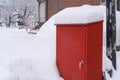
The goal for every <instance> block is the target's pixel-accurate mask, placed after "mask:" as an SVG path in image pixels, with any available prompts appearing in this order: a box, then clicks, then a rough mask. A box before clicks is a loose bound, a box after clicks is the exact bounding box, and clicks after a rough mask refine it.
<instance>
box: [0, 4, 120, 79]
mask: <svg viewBox="0 0 120 80" xmlns="http://www.w3.org/2000/svg"><path fill="white" fill-rule="evenodd" d="M87 7H89V6H88V5H87V6H86V7H85V8H86V9H87ZM102 7H104V6H102ZM102 7H101V8H102ZM89 8H90V7H89ZM96 8H97V7H96ZM104 8H105V7H104ZM65 12H67V11H65ZM103 13H105V11H103ZM61 14H62V11H61V12H60V13H58V14H57V15H61ZM118 14H120V13H119V12H117V22H119V21H118V18H120V16H119V15H118ZM57 15H55V16H53V17H51V18H50V19H49V20H48V21H47V22H46V23H45V24H44V25H43V26H42V27H41V29H40V31H39V32H38V33H37V35H35V34H28V33H27V32H26V30H25V29H17V28H0V80H62V79H61V77H60V76H59V73H58V71H57V67H56V41H55V40H56V27H55V25H54V24H55V17H56V16H57ZM93 16H94V15H93ZM78 18H79V17H78ZM100 19H101V17H100ZM92 20H94V19H93V18H92ZM81 21H82V20H81ZM87 21H88V20H87ZM58 22H59V21H58ZM88 22H90V21H88ZM117 26H119V25H118V23H117ZM118 30H119V28H118V27H117V31H118ZM117 33H119V31H118V32H117ZM104 35H105V25H104ZM104 38H105V36H104ZM117 38H118V37H117ZM119 41H120V40H119V38H118V42H119ZM104 42H105V39H104ZM104 46H105V43H104ZM104 53H105V52H104ZM103 60H104V59H103ZM105 65H106V63H105ZM108 65H109V64H108ZM105 67H106V66H105ZM119 74H120V52H117V71H114V74H113V78H112V79H111V78H110V77H109V76H108V74H107V80H119V79H120V77H119Z"/></svg>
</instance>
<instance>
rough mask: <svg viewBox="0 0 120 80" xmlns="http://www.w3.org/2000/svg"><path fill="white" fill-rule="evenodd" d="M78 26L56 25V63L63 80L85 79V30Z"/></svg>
mask: <svg viewBox="0 0 120 80" xmlns="http://www.w3.org/2000/svg"><path fill="white" fill-rule="evenodd" d="M85 30H86V29H85V27H80V26H75V25H72V26H69V25H68V26H66V25H65V26H64V25H62V27H61V26H60V25H59V26H57V65H58V68H59V71H60V74H61V76H62V77H63V78H64V80H85V74H86V59H85V57H86V54H85V53H86V52H85V44H86V43H85V42H86V39H85V38H86V37H85V35H86V31H85Z"/></svg>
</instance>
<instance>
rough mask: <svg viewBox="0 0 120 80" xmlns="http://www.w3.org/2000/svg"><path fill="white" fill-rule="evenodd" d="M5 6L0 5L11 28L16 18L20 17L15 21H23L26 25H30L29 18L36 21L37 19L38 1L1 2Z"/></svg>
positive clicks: (5, 0)
mask: <svg viewBox="0 0 120 80" xmlns="http://www.w3.org/2000/svg"><path fill="white" fill-rule="evenodd" d="M0 1H2V3H4V4H2V3H1V4H0V5H2V6H4V7H2V11H1V14H2V16H3V18H4V20H5V22H6V24H7V26H10V23H11V22H12V20H15V19H12V18H14V16H16V15H17V16H18V19H16V20H15V21H16V22H17V21H19V20H22V21H23V24H24V25H28V23H29V22H28V21H29V18H31V16H33V17H34V19H36V18H37V1H36V0H0Z"/></svg>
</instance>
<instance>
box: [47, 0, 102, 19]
mask: <svg viewBox="0 0 120 80" xmlns="http://www.w3.org/2000/svg"><path fill="white" fill-rule="evenodd" d="M100 2H101V1H100V0H61V9H64V8H67V7H73V6H81V5H84V4H91V5H98V4H100ZM47 10H48V11H47V15H48V18H50V17H51V16H52V15H54V14H55V13H57V12H58V11H59V10H58V0H53V3H51V0H48V9H47Z"/></svg>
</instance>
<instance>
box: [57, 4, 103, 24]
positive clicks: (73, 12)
mask: <svg viewBox="0 0 120 80" xmlns="http://www.w3.org/2000/svg"><path fill="white" fill-rule="evenodd" d="M104 11H105V7H104V6H103V5H99V6H92V5H83V6H81V7H70V8H66V9H64V10H62V11H60V12H59V13H58V14H57V15H56V18H55V24H87V23H92V22H97V21H101V20H103V18H104Z"/></svg>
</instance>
